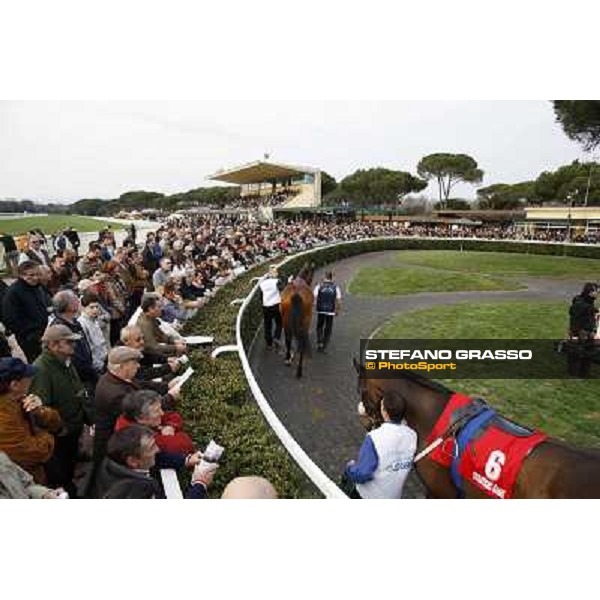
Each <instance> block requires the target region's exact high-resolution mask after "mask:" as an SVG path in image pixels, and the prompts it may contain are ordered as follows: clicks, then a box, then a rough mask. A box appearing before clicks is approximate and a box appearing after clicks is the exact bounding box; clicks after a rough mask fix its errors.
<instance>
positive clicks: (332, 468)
mask: <svg viewBox="0 0 600 600" xmlns="http://www.w3.org/2000/svg"><path fill="white" fill-rule="evenodd" d="M397 253H398V251H389V252H376V253H370V254H362V255H359V256H355V257H352V258H349V259H346V260H343V261H341V262H339V263H337V264H336V265H334V267H333V268H334V275H335V280H336V282H337V283H338V284H340V285H341V286H342V290H343V299H342V302H343V311H342V314H341V315H340V316H339V317H336V319H335V321H334V326H333V335H332V340H331V342H330V345H329V347H328V349H327V353H326V354H320V353H316V352H315V353H314V354H313V357H312V359H309V360H307V361H305V370H304V374H305V375H304V377H303V378H302V379H300V380H297V379H296V378H295V376H294V373H295V368H294V367H292V368H289V367H286V366H285V365H284V364H283V358H282V357H281V356H279V355H277V354H275V353H273V352H268V351H266V350H265V345H264V340H263V338H262V332H261V333H260V334H259V336H257V339H256V342H255V344H254V346H253V348H252V351H251V353H250V365H251V367H252V370H253V372H254V374H255V376H256V378H257V381H258V383H259V385H260V387H261V389H262V390H263V392H264V394H265V396H266V397H267V400H268V401H269V403H270V404H271V406H272V408H273V410H274V411H275V412H276V413H277V415H278V417H279V418H280V419H281V421H282V422H283V423H284V424H285V426H286V427H287V429H288V431H289V432H290V433H291V435H292V436H293V437H294V438H295V439H296V441H297V442H298V443H299V444H300V445H301V446H302V447H303V448H304V450H305V451H306V452H307V454H308V455H309V456H310V457H311V458H312V459H313V460H314V461H315V462H316V463H317V464H318V465H319V466H320V467H321V469H323V471H325V473H327V474H328V475H329V477H331V478H332V479H333V480H334V481H337V480H338V479H339V475H340V473H341V472H342V470H343V467H344V465H345V464H346V462H347V461H348V460H350V459H351V458H355V455H356V452H357V450H358V448H359V447H360V444H361V442H362V440H363V438H364V430H363V429H362V427H361V426H360V424H359V422H358V418H357V414H356V406H357V402H358V399H359V398H358V394H357V389H356V373H355V371H354V369H353V367H352V357H353V356H356V357H358V355H359V350H360V339H361V338H367V337H369V335H371V333H372V332H373V331H374V330H375V329H376V328H378V327H380V326H381V325H382V324H383V323H384V322H385V321H386V320H388V319H389V318H390V317H392V316H393V315H394V314H396V313H401V312H404V311H407V310H414V309H416V308H430V307H433V306H439V305H443V304H455V303H460V302H473V301H476V302H477V301H489V300H494V301H498V302H502V301H509V300H538V299H539V300H564V301H569V300H570V298H571V297H572V296H573V295H575V294H576V293H578V292H579V291H580V288H581V281H556V280H544V279H523V281H524V282H525V283H526V284H527V289H526V290H521V291H510V292H453V293H423V294H411V295H407V296H394V297H388V298H383V297H365V296H360V297H359V296H352V295H350V294H349V293H348V290H347V285H348V282H349V281H350V279H351V278H352V276H353V274H354V273H355V272H356V270H357V269H358V268H359V267H364V266H371V265H372V266H375V265H377V266H385V265H386V264H391V263H392V261H393V258H394V256H397ZM396 266H397V264H396ZM322 274H323V272H322V270H321V271H318V272H317V273H316V279H315V281H319V279H320V278H321V276H322ZM314 325H315V321H313V328H314ZM315 339H316V338H315V333H314V329H313V330H312V331H311V344H312V346H313V348H314V347H315V346H316V344H315V341H314V340H315ZM405 496H406V497H409V498H420V497H423V491H422V489H421V486H420V484H419V482H418V480H417V479H416V478H415V477H411V478H409V483H408V484H407V486H406V487H405Z"/></svg>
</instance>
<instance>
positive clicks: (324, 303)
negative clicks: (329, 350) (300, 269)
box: [313, 271, 342, 352]
mask: <svg viewBox="0 0 600 600" xmlns="http://www.w3.org/2000/svg"><path fill="white" fill-rule="evenodd" d="M313 293H314V297H315V301H316V306H317V351H319V352H325V348H326V347H327V344H328V343H329V340H330V338H331V332H332V330H333V317H335V316H337V315H338V314H339V312H340V310H341V308H342V292H341V291H340V288H339V286H338V285H337V284H336V283H334V281H333V273H332V272H331V271H327V272H326V273H325V279H324V280H323V281H322V282H321V283H320V284H318V285H317V286H316V287H315V289H314V292H313Z"/></svg>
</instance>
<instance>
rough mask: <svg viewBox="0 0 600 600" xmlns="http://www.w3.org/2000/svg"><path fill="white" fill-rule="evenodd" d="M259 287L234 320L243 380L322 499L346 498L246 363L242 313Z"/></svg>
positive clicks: (301, 253) (307, 252)
mask: <svg viewBox="0 0 600 600" xmlns="http://www.w3.org/2000/svg"><path fill="white" fill-rule="evenodd" d="M331 245H336V244H330V245H329V246H320V247H319V248H318V249H319V250H320V249H322V248H327V247H330V246H331ZM315 250H316V249H312V250H307V251H305V252H300V253H298V254H294V255H293V256H290V257H288V258H286V259H285V260H284V261H283V262H282V263H280V266H281V265H284V264H286V263H287V262H289V261H291V260H293V259H296V258H298V257H300V256H302V255H305V254H310V253H312V252H314V251H315ZM257 290H258V283H257V284H256V285H255V286H254V287H253V288H252V291H251V292H250V293H249V294H248V295H247V296H246V298H245V300H244V302H243V303H242V306H241V307H240V310H239V311H238V314H237V319H236V323H235V337H236V343H237V351H238V355H239V357H240V362H241V363H242V369H243V370H244V376H245V377H246V381H247V382H248V385H249V386H250V390H251V392H252V395H253V396H254V399H255V400H256V403H257V404H258V407H259V408H260V410H261V411H262V413H263V415H264V417H265V419H266V420H267V423H269V425H270V426H271V429H272V430H273V431H274V432H275V434H276V435H277V437H278V438H279V440H280V441H281V443H282V444H283V446H284V447H285V449H286V450H287V451H288V452H289V453H290V455H291V456H292V458H293V459H294V460H295V461H296V463H297V464H298V466H299V467H300V468H301V469H302V470H303V471H304V473H306V475H307V477H308V478H309V479H310V480H311V481H312V482H313V483H314V484H315V485H316V486H317V487H318V488H319V490H320V491H321V492H322V493H323V495H324V496H325V498H338V499H348V496H346V494H344V492H342V490H340V488H339V487H338V486H337V485H336V484H335V483H334V482H333V481H332V480H331V479H329V477H327V475H326V474H325V473H324V472H323V471H322V470H321V469H320V468H319V467H318V466H317V465H316V464H315V463H314V462H313V461H312V460H311V458H310V457H309V456H308V454H306V452H304V450H303V449H302V447H301V446H300V444H298V442H297V441H296V440H295V439H294V438H293V437H292V435H291V434H290V432H289V431H288V430H287V429H286V428H285V426H284V425H283V423H282V422H281V421H280V420H279V418H278V417H277V415H276V414H275V412H274V411H273V409H272V408H271V405H270V404H269V402H268V401H267V399H266V398H265V395H264V394H263V392H262V390H261V389H260V386H259V385H258V382H257V381H256V378H255V377H254V373H253V372H252V369H251V368H250V363H249V362H248V356H247V355H246V350H245V348H244V342H243V340H242V319H243V316H244V312H245V311H246V309H247V308H248V305H249V304H250V302H251V301H252V298H253V297H254V294H256V292H257Z"/></svg>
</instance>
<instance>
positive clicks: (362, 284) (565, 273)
mask: <svg viewBox="0 0 600 600" xmlns="http://www.w3.org/2000/svg"><path fill="white" fill-rule="evenodd" d="M523 277H550V278H571V279H582V280H584V279H589V280H591V281H596V279H597V277H598V262H597V260H596V259H591V258H572V257H568V256H566V257H563V256H535V255H532V254H507V253H502V252H458V251H453V250H424V251H423V250H421V251H412V250H405V251H399V252H398V253H397V256H396V257H394V259H393V260H392V261H391V263H390V266H382V267H375V268H373V267H364V268H362V269H359V270H358V272H357V274H356V275H355V277H354V278H353V279H352V281H351V282H350V286H349V290H350V293H352V294H356V295H365V296H369V295H374V294H376V295H382V296H392V295H400V294H416V293H420V292H467V291H493V290H517V289H523V288H524V287H525V285H524V284H523V283H522V282H519V281H518V280H517V278H523Z"/></svg>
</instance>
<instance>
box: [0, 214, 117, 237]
mask: <svg viewBox="0 0 600 600" xmlns="http://www.w3.org/2000/svg"><path fill="white" fill-rule="evenodd" d="M109 225H110V227H111V228H112V229H113V230H115V231H116V230H118V229H123V224H122V223H115V222H113V221H104V220H102V219H91V218H90V217H83V216H81V215H48V216H31V217H23V218H17V219H3V218H2V216H1V215H0V233H9V234H11V235H22V234H25V233H27V232H28V231H30V230H31V229H41V230H42V231H43V232H44V233H45V234H47V235H50V234H51V233H57V232H58V231H62V230H64V229H66V228H67V227H70V226H72V227H74V228H75V229H76V230H77V231H79V232H80V233H81V232H84V231H100V230H101V229H103V228H104V227H107V226H109Z"/></svg>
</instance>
